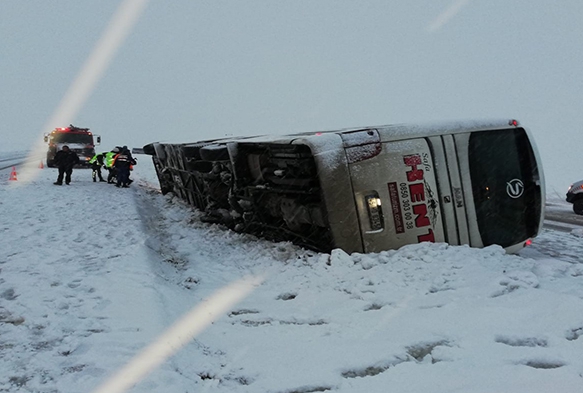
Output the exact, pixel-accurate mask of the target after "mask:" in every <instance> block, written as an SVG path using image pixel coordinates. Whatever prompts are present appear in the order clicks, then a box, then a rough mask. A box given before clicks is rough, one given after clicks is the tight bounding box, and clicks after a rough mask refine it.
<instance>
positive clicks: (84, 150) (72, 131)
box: [44, 124, 101, 168]
mask: <svg viewBox="0 0 583 393" xmlns="http://www.w3.org/2000/svg"><path fill="white" fill-rule="evenodd" d="M44 141H45V142H46V143H48V144H49V148H48V150H47V166H48V167H51V168H52V167H54V166H55V163H54V160H55V155H56V154H57V152H58V151H59V150H61V149H62V148H63V146H65V145H67V146H69V149H71V150H72V151H74V152H75V153H77V155H78V156H79V160H80V165H81V166H85V167H87V166H89V160H90V159H91V157H93V156H94V155H95V145H99V144H100V143H101V137H100V136H98V135H93V133H92V132H91V131H89V128H79V127H75V126H74V125H72V124H70V125H69V127H58V128H55V129H54V130H53V131H51V132H48V133H46V134H45V135H44Z"/></svg>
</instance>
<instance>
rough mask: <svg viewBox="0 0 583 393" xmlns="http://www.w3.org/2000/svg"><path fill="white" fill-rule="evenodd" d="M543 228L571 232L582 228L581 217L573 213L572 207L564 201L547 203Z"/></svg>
mask: <svg viewBox="0 0 583 393" xmlns="http://www.w3.org/2000/svg"><path fill="white" fill-rule="evenodd" d="M544 227H545V228H549V229H556V230H558V231H562V232H571V231H572V230H573V229H575V228H581V227H583V216H579V215H577V214H575V213H573V205H571V204H570V203H567V202H566V201H560V200H552V201H547V203H546V208H545V222H544Z"/></svg>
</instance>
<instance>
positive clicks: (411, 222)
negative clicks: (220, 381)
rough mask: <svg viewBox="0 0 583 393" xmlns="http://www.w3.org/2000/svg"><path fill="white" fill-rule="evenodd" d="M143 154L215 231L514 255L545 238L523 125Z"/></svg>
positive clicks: (426, 128) (351, 246) (324, 246)
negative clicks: (436, 245)
mask: <svg viewBox="0 0 583 393" xmlns="http://www.w3.org/2000/svg"><path fill="white" fill-rule="evenodd" d="M144 152H145V153H146V154H150V155H152V156H153V161H154V165H155V166H156V170H157V173H158V177H159V180H160V186H161V189H162V191H163V192H164V193H165V192H174V193H176V194H177V195H179V196H180V197H182V198H184V199H185V200H187V201H188V202H190V203H191V204H192V205H194V206H196V207H198V208H199V209H200V210H202V211H203V212H205V213H206V216H205V219H207V220H208V221H212V222H219V223H223V224H225V225H227V226H229V227H231V228H233V229H235V230H238V231H242V232H249V233H253V234H256V235H259V236H263V237H266V238H270V239H273V240H290V241H294V242H296V243H298V244H301V245H304V246H306V247H309V248H313V249H316V250H320V251H330V250H331V249H334V248H341V249H343V250H344V251H346V252H348V253H352V252H360V253H368V252H379V251H383V250H387V249H396V248H399V247H401V246H403V245H405V244H413V243H418V242H423V241H432V242H447V243H449V244H452V245H461V244H467V245H470V246H472V247H484V246H488V245H491V244H499V245H501V246H502V247H504V248H505V249H506V250H507V251H508V252H516V251H518V250H519V249H521V248H522V247H524V246H525V245H526V244H527V243H528V242H530V241H531V240H532V239H533V238H534V237H535V236H537V235H538V233H539V232H540V230H541V228H542V222H543V212H544V201H545V195H544V193H545V187H544V178H543V172H542V167H541V163H540V158H539V154H538V152H537V149H536V145H535V143H534V141H533V139H532V136H531V135H530V133H529V132H528V130H526V129H524V128H523V127H521V126H520V125H519V124H518V122H516V121H514V120H501V121H482V122H477V121H476V122H456V123H442V124H432V125H387V126H375V127H361V128H353V129H344V130H337V131H323V132H310V133H300V134H291V135H268V136H257V137H249V138H243V137H241V138H225V139H218V140H211V141H203V142H196V143H186V144H164V143H152V144H149V145H146V146H144Z"/></svg>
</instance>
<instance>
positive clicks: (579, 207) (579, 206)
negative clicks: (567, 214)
mask: <svg viewBox="0 0 583 393" xmlns="http://www.w3.org/2000/svg"><path fill="white" fill-rule="evenodd" d="M573 211H574V212H575V214H579V215H583V199H579V200H578V201H575V202H573Z"/></svg>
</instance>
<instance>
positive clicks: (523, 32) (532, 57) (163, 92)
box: [0, 0, 583, 194]
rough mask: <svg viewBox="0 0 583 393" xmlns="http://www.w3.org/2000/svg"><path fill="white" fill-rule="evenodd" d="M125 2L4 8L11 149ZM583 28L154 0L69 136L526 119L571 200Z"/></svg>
mask: <svg viewBox="0 0 583 393" xmlns="http://www.w3.org/2000/svg"><path fill="white" fill-rule="evenodd" d="M120 3H121V2H120V1H119V0H93V1H89V0H88V1H82V2H81V1H77V0H56V1H51V2H47V1H41V0H34V1H33V0H20V1H8V0H4V1H0V40H1V41H0V43H1V52H0V53H1V55H0V56H1V57H0V91H1V95H0V97H1V98H0V115H1V121H0V141H1V143H0V150H3V151H7V150H8V151H9V150H21V149H22V150H24V149H28V148H29V147H30V146H31V145H33V144H35V143H37V142H38V141H39V140H40V139H41V138H42V134H43V132H47V131H50V130H45V129H43V128H44V127H45V125H46V124H47V122H48V120H49V118H51V116H52V115H53V114H54V112H55V111H56V110H57V107H58V105H59V103H60V102H61V100H62V99H63V97H64V95H65V93H66V92H67V90H68V89H69V88H70V86H71V84H72V83H73V81H74V80H75V78H76V77H77V75H78V74H79V73H80V71H81V69H82V68H83V66H84V63H85V61H86V60H87V58H88V57H89V56H90V54H91V53H92V51H93V49H94V47H95V46H96V44H97V42H98V40H99V39H100V37H101V36H102V35H103V33H104V31H106V28H107V26H108V24H109V23H110V21H111V19H112V17H113V16H114V14H115V13H116V10H118V7H119V5H120ZM582 21H583V2H582V1H581V0H559V1H556V2H548V1H542V0H488V1H483V0H482V1H478V0H425V1H422V0H409V1H406V2H404V1H390V0H378V1H344V0H317V1H315V0H294V1H293V2H292V1H275V0H247V1H237V0H231V1H220V0H219V1H216V0H207V1H192V0H173V1H159V0H151V1H149V2H148V3H147V4H146V7H145V8H144V10H143V13H142V14H141V17H140V18H139V19H138V20H137V23H136V24H135V25H134V26H133V29H132V30H131V31H130V33H129V35H128V36H127V39H126V40H125V41H124V43H123V44H122V45H121V47H120V48H119V50H118V51H117V53H116V55H115V57H113V59H112V61H111V63H110V64H109V67H108V68H107V69H106V70H105V72H103V74H102V76H101V78H100V79H99V80H98V83H96V84H95V89H94V90H92V93H91V94H90V95H89V96H88V98H87V100H86V101H85V102H84V105H82V106H81V107H80V108H79V110H78V111H77V113H76V114H75V116H74V118H73V119H72V120H71V122H72V123H73V124H75V125H78V126H81V127H89V128H91V130H92V131H94V132H95V133H96V134H100V135H101V136H102V137H103V141H102V147H103V149H109V148H111V147H113V146H115V145H124V144H126V145H128V146H134V147H135V146H142V145H144V144H146V143H149V142H154V141H170V142H193V141H196V140H200V139H206V138H213V137H220V136H224V135H225V134H228V135H230V134H232V135H251V134H264V133H278V134H281V133H287V132H292V131H293V132H295V131H311V130H325V129H337V128H345V127H352V126H366V125H380V124H391V123H403V122H418V121H423V122H425V121H433V120H456V119H468V118H506V117H509V118H517V119H518V120H520V121H521V123H522V124H523V125H525V126H526V127H528V128H529V129H530V130H531V131H532V132H533V133H534V135H535V138H536V140H537V143H538V145H539V150H540V151H541V155H542V158H543V164H544V168H545V174H546V177H547V184H548V186H549V189H550V190H549V191H552V190H553V189H556V190H557V191H558V192H559V193H561V194H562V193H564V192H565V191H566V188H567V187H568V186H569V184H570V183H571V182H573V181H576V180H580V179H582V178H583V170H581V168H582V161H583V160H582V159H581V150H582V148H583V127H582V126H581V125H582V124H583V107H582V104H583V74H582V70H583V23H581V22H582ZM79 102H81V101H79ZM65 125H67V124H65Z"/></svg>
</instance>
